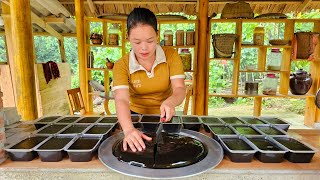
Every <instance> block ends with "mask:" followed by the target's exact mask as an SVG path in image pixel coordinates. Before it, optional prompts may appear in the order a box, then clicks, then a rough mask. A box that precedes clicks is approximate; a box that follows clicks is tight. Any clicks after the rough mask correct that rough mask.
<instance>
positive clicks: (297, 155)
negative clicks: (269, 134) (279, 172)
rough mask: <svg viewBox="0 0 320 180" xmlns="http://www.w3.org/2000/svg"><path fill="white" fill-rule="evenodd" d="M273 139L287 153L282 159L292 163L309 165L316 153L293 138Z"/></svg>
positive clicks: (314, 149) (307, 145)
mask: <svg viewBox="0 0 320 180" xmlns="http://www.w3.org/2000/svg"><path fill="white" fill-rule="evenodd" d="M273 139H275V140H276V141H277V142H278V143H279V144H280V145H281V146H282V148H283V149H285V150H287V151H288V152H287V153H286V154H285V155H284V157H285V158H286V159H287V160H288V161H290V162H293V163H309V162H311V160H312V157H313V156H314V154H315V153H316V152H317V151H318V150H317V149H316V148H314V147H312V146H311V145H309V144H307V143H304V142H302V141H300V140H298V139H296V138H293V137H287V136H283V137H280V136H278V137H273Z"/></svg>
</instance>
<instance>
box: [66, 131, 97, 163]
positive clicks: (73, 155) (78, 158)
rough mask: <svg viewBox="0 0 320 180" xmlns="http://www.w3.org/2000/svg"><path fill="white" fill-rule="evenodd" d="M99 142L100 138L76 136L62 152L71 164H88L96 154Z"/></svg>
mask: <svg viewBox="0 0 320 180" xmlns="http://www.w3.org/2000/svg"><path fill="white" fill-rule="evenodd" d="M101 140H102V137H93V136H76V137H75V138H74V139H73V140H72V141H71V142H70V143H69V144H68V145H67V146H66V147H65V149H64V150H65V151H66V152H67V153H68V155H69V159H70V160H71V161H72V162H88V161H91V159H92V157H93V156H94V155H95V154H96V152H97V149H98V147H99V145H100V143H101Z"/></svg>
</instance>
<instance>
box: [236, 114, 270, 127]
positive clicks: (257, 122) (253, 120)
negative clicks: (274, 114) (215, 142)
mask: <svg viewBox="0 0 320 180" xmlns="http://www.w3.org/2000/svg"><path fill="white" fill-rule="evenodd" d="M239 119H241V120H243V121H244V122H246V123H247V124H251V125H268V123H267V122H265V121H263V120H261V119H259V118H257V117H254V116H240V117H239Z"/></svg>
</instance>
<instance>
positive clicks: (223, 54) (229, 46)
mask: <svg viewBox="0 0 320 180" xmlns="http://www.w3.org/2000/svg"><path fill="white" fill-rule="evenodd" d="M237 37H238V35H236V34H214V35H212V46H213V50H214V57H215V58H231V56H232V54H233V53H234V52H233V46H234V43H235V42H236V39H237Z"/></svg>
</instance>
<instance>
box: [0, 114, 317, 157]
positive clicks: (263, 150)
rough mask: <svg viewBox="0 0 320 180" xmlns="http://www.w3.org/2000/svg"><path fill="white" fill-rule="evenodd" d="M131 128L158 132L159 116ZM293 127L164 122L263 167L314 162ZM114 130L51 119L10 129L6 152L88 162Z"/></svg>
mask: <svg viewBox="0 0 320 180" xmlns="http://www.w3.org/2000/svg"><path fill="white" fill-rule="evenodd" d="M131 119H132V122H133V125H134V126H135V127H136V128H138V129H140V130H141V131H143V132H145V133H148V132H156V131H157V129H158V127H159V124H160V116H159V115H132V117H131ZM289 126H290V124H289V123H288V122H286V121H284V120H282V119H280V118H276V117H250V116H246V117H232V116H230V117H215V116H174V117H173V118H172V119H171V121H169V122H166V123H163V130H164V131H165V132H168V133H178V132H180V130H181V129H183V128H184V129H189V130H193V131H198V132H199V131H201V130H202V129H204V130H205V131H206V132H207V133H210V135H211V136H212V138H214V139H215V140H217V141H218V142H219V143H220V144H221V146H222V147H223V149H224V153H225V155H227V156H228V157H229V159H230V160H231V161H233V162H250V161H252V159H253V158H254V157H255V158H256V159H258V160H259V161H261V162H265V163H280V162H282V161H283V160H284V159H287V160H288V161H290V162H294V163H308V162H311V160H312V157H313V155H314V154H315V153H316V152H317V149H315V148H314V147H312V146H310V145H309V144H306V143H305V142H302V141H300V140H298V139H295V138H293V137H290V136H289V135H288V134H287V132H286V131H287V130H288V129H289ZM116 129H121V127H120V126H119V124H118V119H117V117H116V116H102V117H101V116H86V117H83V116H47V117H42V118H39V119H37V120H35V121H32V122H23V123H19V124H14V125H11V126H8V127H6V134H8V135H10V136H7V139H9V140H10V138H13V136H14V135H19V136H16V138H15V139H16V141H12V143H10V144H6V147H5V149H6V151H7V152H8V155H9V157H10V158H11V159H12V160H14V161H30V160H32V159H34V158H35V157H36V156H37V155H39V157H40V159H41V160H42V161H45V162H52V161H61V160H62V159H63V158H64V157H65V156H66V155H67V154H68V157H69V159H70V160H71V161H75V162H77V161H90V160H91V158H92V156H94V155H95V154H96V151H97V149H98V147H99V145H100V143H101V142H102V141H103V140H105V139H106V138H108V137H109V136H110V135H111V134H112V133H113V132H114V131H115V130H116Z"/></svg>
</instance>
